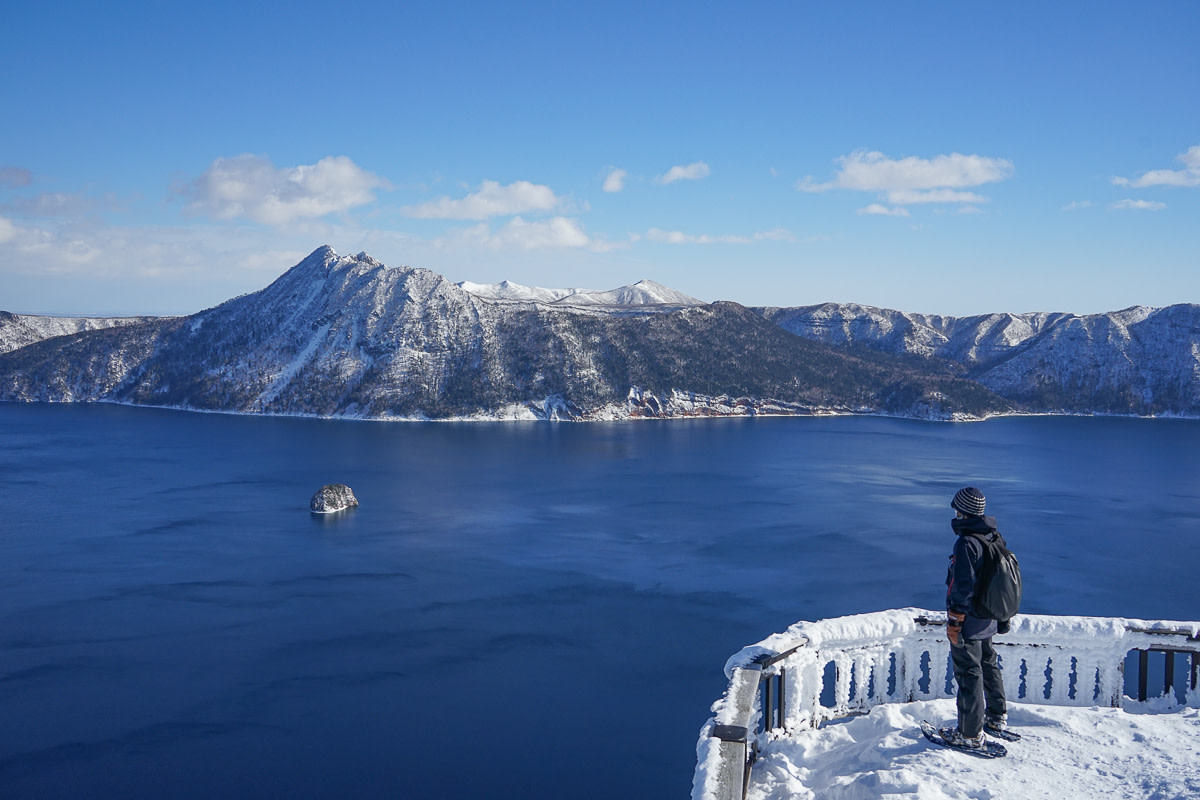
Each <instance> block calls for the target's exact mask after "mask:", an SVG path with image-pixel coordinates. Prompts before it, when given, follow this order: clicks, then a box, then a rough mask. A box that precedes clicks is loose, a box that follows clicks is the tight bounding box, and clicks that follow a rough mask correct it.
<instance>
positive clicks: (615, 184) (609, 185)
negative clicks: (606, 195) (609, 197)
mask: <svg viewBox="0 0 1200 800" xmlns="http://www.w3.org/2000/svg"><path fill="white" fill-rule="evenodd" d="M627 174H628V173H627V172H625V170H623V169H614V170H613V171H612V172H610V173H608V177H607V178H605V179H604V186H603V189H604V191H606V192H619V191H621V190H622V189H624V188H625V176H626V175H627Z"/></svg>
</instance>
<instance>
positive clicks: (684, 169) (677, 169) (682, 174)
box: [658, 161, 711, 183]
mask: <svg viewBox="0 0 1200 800" xmlns="http://www.w3.org/2000/svg"><path fill="white" fill-rule="evenodd" d="M710 172H711V170H710V169H709V168H708V164H705V163H704V162H703V161H696V162H694V163H692V164H688V165H687V166H674V167H671V168H670V169H669V170H667V174H666V175H663V176H662V177H660V178H658V182H659V183H674V182H675V181H698V180H700V179H701V178H704V177H707V176H708V174H709V173H710Z"/></svg>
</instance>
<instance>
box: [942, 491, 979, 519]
mask: <svg viewBox="0 0 1200 800" xmlns="http://www.w3.org/2000/svg"><path fill="white" fill-rule="evenodd" d="M985 502H986V501H985V500H984V498H983V492H981V491H979V490H978V489H976V488H975V487H974V486H968V487H967V488H965V489H959V490H958V493H957V494H955V495H954V499H953V500H951V501H950V507H951V508H953V509H954V510H955V511H961V512H962V513H964V514H966V515H967V516H968V517H982V516H983V508H984V503H985Z"/></svg>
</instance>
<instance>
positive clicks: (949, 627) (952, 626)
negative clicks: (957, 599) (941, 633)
mask: <svg viewBox="0 0 1200 800" xmlns="http://www.w3.org/2000/svg"><path fill="white" fill-rule="evenodd" d="M946 617H947V619H946V638H947V639H949V640H950V644H952V645H954V646H955V647H958V644H959V642H960V641H962V625H963V620H965V619H966V618H967V615H966V614H960V613H959V612H957V611H947V612H946Z"/></svg>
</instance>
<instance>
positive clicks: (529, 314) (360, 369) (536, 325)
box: [0, 247, 1010, 418]
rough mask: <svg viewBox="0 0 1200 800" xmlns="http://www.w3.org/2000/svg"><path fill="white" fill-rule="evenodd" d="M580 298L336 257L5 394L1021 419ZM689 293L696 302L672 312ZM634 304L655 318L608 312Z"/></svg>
mask: <svg viewBox="0 0 1200 800" xmlns="http://www.w3.org/2000/svg"><path fill="white" fill-rule="evenodd" d="M509 291H510V292H512V293H514V294H520V293H521V292H520V290H519V289H513V288H512V285H509ZM579 295H585V296H590V297H591V298H592V302H578V303H576V304H571V303H567V304H563V303H560V302H557V301H552V302H549V303H543V302H537V301H513V302H497V301H496V300H494V299H484V298H483V297H482V296H479V295H476V294H474V293H472V292H470V291H466V290H465V289H464V288H463V287H460V286H458V285H456V284H454V283H451V282H449V281H447V280H446V279H445V278H443V277H442V276H440V275H438V274H436V273H434V272H431V271H429V270H425V269H413V268H409V267H396V268H392V267H387V266H385V265H383V264H381V263H379V262H378V261H376V260H375V259H373V258H371V257H370V256H368V255H366V254H365V253H360V254H358V255H357V256H338V255H337V254H336V253H334V252H333V250H332V249H330V248H328V247H322V248H319V249H318V250H316V251H315V252H313V253H312V255H310V256H309V257H308V258H305V259H304V260H303V261H301V262H300V263H299V264H297V265H296V266H295V267H293V268H292V269H290V270H288V271H287V272H286V273H285V274H284V275H282V276H281V277H280V278H279V279H278V280H276V281H275V282H274V283H272V284H271V285H270V286H268V287H266V288H265V289H263V290H261V291H259V292H255V293H253V294H249V295H245V296H243V297H239V298H235V299H233V300H230V301H228V302H226V303H224V304H222V305H220V306H217V307H215V308H212V309H208V310H206V311H202V312H200V313H198V314H194V315H192V316H190V317H180V318H171V319H162V320H151V321H146V322H142V323H138V324H133V325H129V326H127V327H123V328H109V329H107V330H98V331H91V332H86V333H78V334H74V335H70V336H60V337H56V338H51V339H46V340H44V341H41V342H38V343H35V344H31V345H28V346H26V347H23V348H20V349H18V350H15V351H13V352H11V353H7V354H4V355H0V399H3V400H26V401H28V400H47V401H95V400H107V401H116V402H127V403H135V404H143V405H157V406H173V407H183V408H194V409H208V410H222V411H237V412H247V413H272V414H315V415H323V416H356V417H369V418H424V417H429V418H455V417H471V416H479V417H491V418H495V417H570V418H613V417H624V416H685V415H709V414H746V413H758V412H762V411H774V412H779V413H813V412H819V411H824V410H838V411H864V412H875V413H891V414H902V415H910V416H923V417H940V418H947V417H950V416H952V415H954V414H964V415H968V416H978V415H987V414H992V413H1003V412H1004V411H1007V410H1009V409H1010V406H1009V404H1008V403H1006V402H1005V401H1004V400H1002V399H1001V398H999V397H997V396H995V395H994V394H992V393H990V392H988V391H986V390H984V389H983V388H982V387H979V386H978V385H977V384H974V383H972V382H970V381H965V380H962V379H960V378H956V377H954V376H952V375H950V374H948V373H947V372H946V371H945V370H942V369H940V368H937V367H933V368H928V369H920V370H914V369H912V368H911V367H909V366H907V365H904V364H903V363H901V362H900V361H898V360H897V359H895V358H893V357H889V356H885V355H879V354H872V353H866V354H863V353H855V354H850V353H845V352H843V351H841V350H838V349H837V348H834V347H831V346H829V345H825V344H821V343H817V342H811V341H808V340H806V339H803V338H800V337H796V336H793V335H791V334H789V333H787V332H786V331H784V330H782V329H781V328H779V327H778V326H776V325H773V324H771V323H769V322H767V321H766V320H764V319H763V318H762V317H760V316H759V315H757V314H754V313H753V312H751V311H750V310H748V309H746V308H744V307H742V306H739V305H737V304H735V303H713V304H711V305H705V304H698V301H695V300H694V299H692V298H686V296H684V295H679V294H678V293H674V292H672V291H671V290H669V289H666V287H661V286H658V285H657V284H652V283H650V282H648V281H645V282H642V283H639V284H635V285H634V286H632V287H624V288H623V289H619V290H614V291H613V292H598V293H581V292H577V293H575V294H574V295H565V296H564V297H563V298H559V299H560V300H561V299H564V298H567V297H578V296H579ZM680 298H685V299H686V300H687V301H688V303H687V304H686V305H684V306H683V307H682V308H674V309H673V308H672V307H671V305H672V304H671V303H664V302H662V301H663V300H671V301H674V300H679V299H680ZM621 303H626V304H627V305H625V306H624V307H625V308H635V307H638V306H642V307H644V308H652V309H657V310H656V311H653V312H643V313H607V312H606V311H603V312H598V311H597V310H596V306H601V307H603V308H607V309H614V308H621V307H622V306H621V305H620V304H621Z"/></svg>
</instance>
